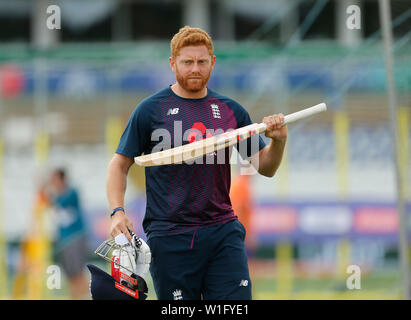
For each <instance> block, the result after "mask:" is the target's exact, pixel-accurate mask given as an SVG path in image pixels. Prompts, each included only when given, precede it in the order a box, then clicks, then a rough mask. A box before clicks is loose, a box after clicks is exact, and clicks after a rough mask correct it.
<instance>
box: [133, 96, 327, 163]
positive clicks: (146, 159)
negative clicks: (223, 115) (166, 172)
mask: <svg viewBox="0 0 411 320" xmlns="http://www.w3.org/2000/svg"><path fill="white" fill-rule="evenodd" d="M326 110H327V106H326V105H325V103H320V104H318V105H315V106H313V107H310V108H307V109H303V110H301V111H298V112H295V113H292V114H289V115H286V116H285V117H284V125H287V124H289V123H292V122H295V121H297V120H300V119H303V118H307V117H309V116H312V115H315V114H317V113H319V112H323V111H326ZM265 130H266V125H265V124H264V123H253V124H250V125H248V126H245V127H242V128H238V129H236V130H232V131H227V132H225V133H222V134H219V135H215V136H212V137H209V138H205V139H202V140H199V141H195V142H192V143H188V144H185V145H182V146H178V147H175V148H171V149H167V150H163V151H159V152H155V153H150V154H146V155H143V156H139V157H135V158H134V162H135V163H136V164H138V165H139V166H143V167H148V166H160V165H169V164H181V163H187V162H190V161H193V160H195V159H198V158H201V157H203V156H204V155H206V154H209V153H212V152H215V151H218V150H221V149H225V148H227V147H230V146H232V145H235V144H237V143H238V142H239V141H241V140H245V139H247V138H249V137H251V136H252V135H257V134H260V133H263V132H264V131H265Z"/></svg>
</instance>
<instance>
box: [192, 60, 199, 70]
mask: <svg viewBox="0 0 411 320" xmlns="http://www.w3.org/2000/svg"><path fill="white" fill-rule="evenodd" d="M191 71H192V72H199V71H200V66H199V64H198V62H197V61H194V63H193V67H192V69H191Z"/></svg>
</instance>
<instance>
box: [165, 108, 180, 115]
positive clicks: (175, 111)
mask: <svg viewBox="0 0 411 320" xmlns="http://www.w3.org/2000/svg"><path fill="white" fill-rule="evenodd" d="M178 110H179V108H172V109H168V112H167V115H168V116H169V115H170V114H177V113H178Z"/></svg>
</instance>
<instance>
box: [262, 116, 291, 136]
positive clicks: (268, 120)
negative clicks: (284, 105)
mask: <svg viewBox="0 0 411 320" xmlns="http://www.w3.org/2000/svg"><path fill="white" fill-rule="evenodd" d="M262 122H264V123H265V124H266V125H267V129H266V131H265V136H266V137H268V138H271V139H273V140H275V141H281V142H285V141H286V140H287V126H283V124H284V115H283V114H282V113H279V114H273V115H271V116H268V117H264V118H263V121H262Z"/></svg>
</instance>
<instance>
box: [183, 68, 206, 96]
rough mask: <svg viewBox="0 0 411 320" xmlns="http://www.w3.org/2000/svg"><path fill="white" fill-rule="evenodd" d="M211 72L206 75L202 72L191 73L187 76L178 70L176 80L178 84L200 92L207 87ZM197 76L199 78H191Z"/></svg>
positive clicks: (187, 89)
mask: <svg viewBox="0 0 411 320" xmlns="http://www.w3.org/2000/svg"><path fill="white" fill-rule="evenodd" d="M210 75H211V70H210V72H209V73H208V74H207V75H206V76H205V77H204V76H202V75H201V74H190V75H188V76H186V77H184V76H182V75H181V74H180V73H179V72H178V71H177V72H176V80H177V82H178V84H179V85H180V86H181V87H182V88H183V89H184V90H186V91H188V92H193V93H194V92H199V91H201V90H203V89H204V88H205V86H206V85H207V82H208V80H209V79H210ZM192 77H196V78H198V79H190V78H192Z"/></svg>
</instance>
